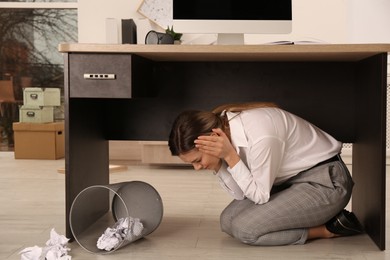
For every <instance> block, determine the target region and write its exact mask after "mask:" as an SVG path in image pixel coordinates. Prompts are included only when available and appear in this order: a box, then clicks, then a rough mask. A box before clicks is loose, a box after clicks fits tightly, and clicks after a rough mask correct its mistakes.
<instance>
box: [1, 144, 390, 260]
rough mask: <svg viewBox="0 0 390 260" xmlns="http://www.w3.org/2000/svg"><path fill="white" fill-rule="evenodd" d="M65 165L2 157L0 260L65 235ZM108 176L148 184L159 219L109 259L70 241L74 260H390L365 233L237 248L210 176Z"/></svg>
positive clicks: (166, 171)
mask: <svg viewBox="0 0 390 260" xmlns="http://www.w3.org/2000/svg"><path fill="white" fill-rule="evenodd" d="M63 166H64V160H57V161H52V160H15V159H14V158H13V153H12V152H0V225H1V226H0V259H20V256H19V255H18V252H19V251H20V250H21V249H23V248H25V247H30V246H34V245H38V246H44V244H45V242H46V241H47V240H48V239H49V232H50V230H51V229H52V228H55V229H56V231H57V232H58V233H60V234H65V231H64V230H65V224H64V223H65V207H64V194H65V192H64V190H65V184H64V178H65V176H64V174H59V173H57V169H59V168H61V167H63ZM110 176H111V177H110V178H111V182H112V183H113V182H122V181H129V180H142V181H146V182H148V183H150V184H151V185H153V186H154V187H155V188H156V189H157V190H158V192H159V193H160V195H161V197H162V199H163V203H164V218H163V221H162V223H161V225H160V226H159V228H158V229H157V230H156V231H155V232H154V233H152V234H150V235H149V236H147V238H145V239H141V240H139V241H136V242H134V243H132V244H130V245H127V246H125V247H122V248H120V249H118V250H117V251H115V252H113V253H110V254H108V255H95V254H91V253H89V252H87V251H85V250H84V249H83V248H81V247H80V246H79V245H78V244H77V242H72V243H70V245H69V246H70V248H71V249H72V250H71V252H70V253H69V254H70V255H71V256H72V259H75V260H76V259H83V260H88V259H110V260H113V259H133V260H136V259H142V260H148V259H158V260H163V259H180V260H182V259H185V260H192V259H194V260H200V259H202V260H203V259H224V260H233V259H235V260H236V259H353V260H359V259H370V260H372V259H390V253H389V252H388V251H379V250H378V248H377V247H376V245H375V244H374V243H373V242H371V240H370V239H369V238H368V236H367V235H361V236H355V237H342V238H337V239H328V240H316V241H312V242H310V243H308V244H306V245H303V246H284V247H253V246H248V245H244V244H241V243H239V242H237V241H235V240H234V239H232V238H231V237H229V236H228V235H226V234H224V233H222V232H221V231H220V229H219V214H220V212H221V211H222V209H223V208H224V207H225V206H226V205H227V203H229V201H230V198H229V197H228V195H226V194H225V193H224V191H223V190H222V189H221V188H220V187H219V184H218V183H217V180H216V179H215V176H213V175H212V174H211V173H210V172H195V171H193V170H191V169H186V168H184V169H183V168H176V169H175V168H173V169H170V168H158V167H146V166H129V168H128V170H127V171H125V172H117V173H112V174H111V175H110ZM388 197H389V196H388ZM387 237H388V238H389V232H388V234H387ZM388 240H389V239H388ZM387 244H388V245H387V248H389V249H390V246H389V245H390V243H387Z"/></svg>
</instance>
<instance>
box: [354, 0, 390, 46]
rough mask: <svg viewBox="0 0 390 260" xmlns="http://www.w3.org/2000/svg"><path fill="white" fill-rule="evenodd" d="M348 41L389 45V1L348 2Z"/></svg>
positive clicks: (360, 0) (364, 0) (359, 0)
mask: <svg viewBox="0 0 390 260" xmlns="http://www.w3.org/2000/svg"><path fill="white" fill-rule="evenodd" d="M347 18H348V24H347V28H348V40H349V41H350V42H353V43H390V1H389V0H369V1H368V0H348V13H347Z"/></svg>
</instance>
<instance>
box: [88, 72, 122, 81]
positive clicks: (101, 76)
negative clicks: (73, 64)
mask: <svg viewBox="0 0 390 260" xmlns="http://www.w3.org/2000/svg"><path fill="white" fill-rule="evenodd" d="M84 79H96V80H108V79H116V75H115V74H99V73H85V74H84Z"/></svg>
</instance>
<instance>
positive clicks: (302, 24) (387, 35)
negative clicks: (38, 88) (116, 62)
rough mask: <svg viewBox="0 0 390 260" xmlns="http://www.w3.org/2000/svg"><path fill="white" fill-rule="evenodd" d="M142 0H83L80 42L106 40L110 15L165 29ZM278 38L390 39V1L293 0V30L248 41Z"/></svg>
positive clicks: (327, 40)
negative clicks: (146, 15)
mask: <svg viewBox="0 0 390 260" xmlns="http://www.w3.org/2000/svg"><path fill="white" fill-rule="evenodd" d="M141 3H142V0H113V1H108V0H79V1H78V6H79V42H87V43H105V42H106V32H105V21H106V18H116V19H117V21H118V25H119V22H120V19H128V18H133V19H135V20H136V22H137V27H138V28H137V29H139V30H140V31H143V32H142V33H141V38H144V35H145V34H146V32H147V31H149V30H151V29H153V30H160V31H161V30H163V29H162V28H159V27H158V26H156V25H155V24H153V23H150V22H149V21H148V20H145V19H143V20H141V21H138V20H137V19H139V18H143V16H142V15H141V14H139V13H138V12H137V9H138V7H139V6H140V4H141ZM188 38H191V37H190V36H189V35H185V36H184V40H185V39H188ZM206 38H210V37H206ZM211 38H212V37H211ZM119 40H120V36H119ZM142 40H143V39H142ZM278 40H290V41H305V40H308V41H319V42H325V43H384V42H386V43H390V1H389V0H314V1H313V0H293V32H292V33H291V34H288V35H246V42H247V43H265V42H271V41H278ZM203 43H205V42H203Z"/></svg>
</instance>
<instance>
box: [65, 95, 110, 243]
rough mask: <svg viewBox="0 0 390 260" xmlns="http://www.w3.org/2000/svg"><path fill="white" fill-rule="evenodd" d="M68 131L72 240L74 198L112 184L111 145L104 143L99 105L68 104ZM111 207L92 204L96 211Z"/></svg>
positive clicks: (90, 102)
mask: <svg viewBox="0 0 390 260" xmlns="http://www.w3.org/2000/svg"><path fill="white" fill-rule="evenodd" d="M67 109H68V111H67V112H68V115H70V116H68V117H67V119H66V124H65V127H66V131H65V137H66V138H65V139H66V141H65V142H66V144H65V154H66V155H65V158H66V159H65V168H66V187H65V188H66V236H67V237H68V238H71V239H73V235H72V233H71V229H70V222H69V213H70V209H71V205H72V203H73V200H74V199H75V197H76V196H77V195H78V194H79V193H80V191H82V190H83V189H84V188H86V187H89V186H92V185H98V184H101V185H105V184H108V183H109V156H108V141H107V140H105V139H104V133H103V132H104V118H102V116H101V115H102V113H100V112H99V111H100V110H101V109H102V108H101V105H100V104H99V102H98V101H95V100H85V99H84V100H83V99H74V100H70V101H69V105H68V108H67ZM108 206H109V205H108V203H107V204H106V203H101V202H99V201H96V202H94V201H92V200H91V204H90V205H89V207H91V208H93V209H95V210H96V211H101V210H108Z"/></svg>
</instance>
